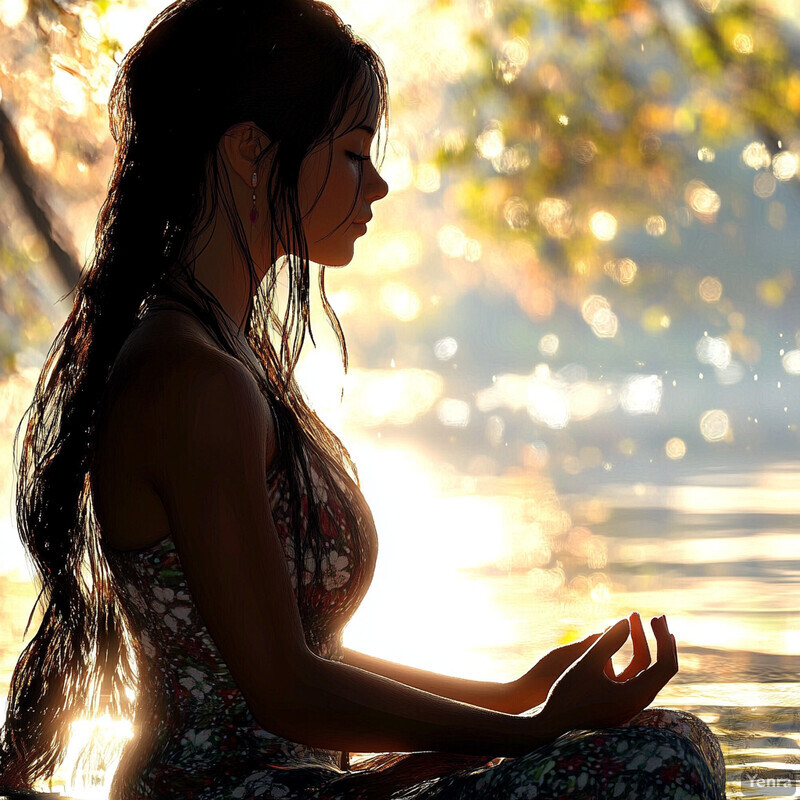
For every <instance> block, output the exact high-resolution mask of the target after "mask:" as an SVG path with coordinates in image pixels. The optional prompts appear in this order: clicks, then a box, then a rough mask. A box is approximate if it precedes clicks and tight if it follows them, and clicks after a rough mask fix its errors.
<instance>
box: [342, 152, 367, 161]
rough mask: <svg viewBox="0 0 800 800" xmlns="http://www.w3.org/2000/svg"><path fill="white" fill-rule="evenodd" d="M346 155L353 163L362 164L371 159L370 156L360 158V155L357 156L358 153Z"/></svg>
mask: <svg viewBox="0 0 800 800" xmlns="http://www.w3.org/2000/svg"><path fill="white" fill-rule="evenodd" d="M347 155H348V156H350V158H352V159H353V160H354V161H362V162H363V161H369V160H370V158H371V156H362V155H359V154H358V153H350V152H348V153H347Z"/></svg>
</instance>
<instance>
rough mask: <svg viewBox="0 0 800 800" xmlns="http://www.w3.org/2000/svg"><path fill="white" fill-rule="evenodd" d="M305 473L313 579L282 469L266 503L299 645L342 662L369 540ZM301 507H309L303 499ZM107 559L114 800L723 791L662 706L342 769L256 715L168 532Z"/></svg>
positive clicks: (712, 768)
mask: <svg viewBox="0 0 800 800" xmlns="http://www.w3.org/2000/svg"><path fill="white" fill-rule="evenodd" d="M311 477H312V484H313V495H314V498H313V501H314V502H315V503H317V504H318V507H319V509H320V513H321V518H320V522H321V529H322V534H323V536H324V537H325V546H324V548H323V550H324V551H325V552H324V555H322V556H321V563H320V567H321V570H320V571H319V573H318V575H319V577H318V578H317V579H316V580H312V579H311V578H312V575H313V573H314V568H315V564H314V563H313V561H309V563H305V564H303V565H301V566H300V567H298V565H296V563H295V553H294V544H293V542H292V536H291V534H290V513H289V505H288V503H289V500H288V487H287V478H286V473H285V472H284V471H283V470H282V469H274V470H272V471H271V472H270V473H268V475H267V476H266V478H267V483H268V488H269V496H270V506H271V509H272V514H273V519H274V521H275V527H276V530H277V532H278V535H279V538H280V540H281V543H282V546H283V551H284V555H285V557H286V561H287V567H288V570H289V574H290V577H291V580H292V586H293V589H294V591H295V595H296V596H297V592H298V591H299V589H298V579H297V576H298V573H302V576H303V577H302V580H301V582H300V583H301V586H302V591H304V592H306V598H307V599H310V600H311V607H312V609H313V612H314V616H313V619H312V620H310V621H304V626H306V627H305V634H306V640H307V642H308V644H309V647H310V648H311V649H312V650H313V651H314V652H315V653H316V654H317V655H319V656H320V657H323V658H328V659H332V660H341V659H342V629H343V628H344V625H345V624H346V623H347V621H348V620H349V619H350V617H351V616H352V614H353V613H354V611H355V609H356V608H357V607H358V604H359V603H360V602H361V600H362V599H363V597H364V594H365V593H366V590H367V588H368V586H369V582H370V580H371V578H372V574H373V571H374V567H375V559H376V555H377V538H376V535H375V529H374V525H373V523H372V519H371V516H369V514H368V512H366V513H364V514H361V515H359V524H360V526H361V532H360V535H362V536H364V537H365V540H366V543H367V546H366V547H365V548H357V547H354V541H353V537H354V536H355V535H356V533H355V532H353V531H350V530H348V529H347V526H346V525H345V522H344V519H345V518H344V515H343V513H342V510H341V509H340V508H338V507H337V505H336V503H335V502H334V501H333V499H332V497H329V496H328V495H329V493H328V492H327V490H326V483H325V481H324V480H322V479H321V476H320V473H319V472H318V471H317V470H316V469H315V468H314V466H313V465H311ZM334 480H338V479H336V478H334ZM346 488H347V489H348V490H349V492H351V493H352V496H353V497H354V502H355V497H356V495H355V493H357V492H358V489H357V487H356V486H355V484H354V483H352V481H350V483H349V485H348V486H347V487H346ZM359 499H360V503H361V504H363V498H360V495H359ZM302 503H303V510H304V511H306V510H307V503H308V498H307V497H305V496H304V497H303V498H302ZM304 516H305V515H304ZM304 533H305V531H301V535H304ZM105 552H106V556H107V558H108V561H109V565H110V567H111V568H112V570H113V571H114V572H115V574H116V576H117V578H118V579H119V580H120V584H121V586H122V588H123V592H124V594H123V596H122V598H121V600H122V602H123V603H124V604H125V606H126V608H127V610H128V613H129V615H130V619H131V622H132V625H133V633H134V635H135V636H136V637H137V639H138V642H139V645H140V658H139V664H138V669H139V681H140V689H139V698H140V699H139V705H138V707H137V717H136V720H135V729H136V730H137V734H136V736H135V738H134V739H133V740H132V741H131V742H130V744H129V745H128V747H127V748H126V751H125V753H124V754H123V758H122V761H121V763H120V766H119V769H118V772H117V775H116V776H115V780H114V784H113V788H112V798H111V800H144V798H152V799H153V800H167V799H169V800H255V798H286V800H301V799H302V800H389V798H397V800H401V799H402V800H433V799H434V798H442V800H456V799H460V800H478V798H504V799H506V798H507V799H508V800H528V799H529V798H548V800H551V799H554V798H560V797H570V798H585V799H586V800H588V798H674V799H675V800H678V799H679V798H680V799H681V800H690V799H691V800H701V799H702V800H706V799H708V800H712V799H713V800H718V798H723V797H724V786H725V782H724V766H723V762H722V755H721V751H720V748H719V744H718V743H717V741H716V739H715V738H714V736H713V735H712V734H711V732H710V731H709V730H708V728H707V727H706V726H705V725H704V724H703V723H702V722H701V721H700V720H699V719H697V718H696V717H694V716H692V715H690V714H686V713H682V712H676V711H666V710H659V709H655V710H647V711H644V712H642V714H640V715H639V716H638V717H637V718H635V719H634V720H632V721H631V722H630V723H629V724H628V725H626V726H623V727H620V728H615V729H610V730H602V731H572V732H570V733H568V734H565V735H564V736H562V737H560V738H559V739H557V740H556V741H555V742H553V743H551V744H549V745H546V746H543V747H539V748H537V749H535V750H532V751H531V752H530V753H528V754H526V755H524V756H521V757H518V758H493V757H492V756H491V754H487V755H486V756H467V755H458V754H450V753H438V752H418V753H408V754H403V753H382V754H378V755H375V756H372V757H371V758H367V759H365V760H363V761H361V762H359V763H358V764H355V765H353V767H352V768H347V769H343V768H342V766H343V765H344V764H346V761H344V760H343V758H342V756H343V754H342V753H340V752H339V751H335V750H325V749H322V748H316V747H310V746H307V745H304V744H301V743H298V742H293V741H290V740H287V739H284V738H282V737H280V736H277V735H276V734H273V733H271V732H270V731H268V730H266V729H264V728H263V727H262V726H261V725H259V723H258V722H257V721H256V720H255V718H254V717H253V715H252V713H251V712H250V709H249V708H248V706H247V703H246V702H245V699H244V697H243V695H242V693H241V691H240V690H239V688H238V686H237V685H236V682H235V681H234V679H233V676H232V674H231V672H230V670H229V669H228V667H227V665H226V664H225V662H224V660H223V658H222V655H221V653H220V652H219V650H218V648H217V646H216V644H215V642H214V640H213V639H212V637H211V635H210V633H209V631H208V629H207V628H206V627H205V624H204V622H203V620H202V619H201V617H200V614H199V612H198V610H197V608H196V607H195V604H194V602H193V599H192V596H191V592H190V590H189V587H188V585H187V581H186V576H185V574H184V572H183V569H182V566H181V561H180V557H179V555H178V552H177V549H176V547H175V544H174V542H173V540H172V539H171V538H170V537H167V538H165V539H162V540H161V541H159V542H157V543H155V544H154V545H152V546H151V547H147V548H142V549H137V550H127V551H120V550H115V549H114V548H111V547H109V546H108V545H106V546H105ZM358 552H361V553H363V557H361V558H360V559H359V558H356V557H355V556H354V553H358ZM278 689H279V687H278ZM143 698H146V699H147V704H145V702H144V700H143Z"/></svg>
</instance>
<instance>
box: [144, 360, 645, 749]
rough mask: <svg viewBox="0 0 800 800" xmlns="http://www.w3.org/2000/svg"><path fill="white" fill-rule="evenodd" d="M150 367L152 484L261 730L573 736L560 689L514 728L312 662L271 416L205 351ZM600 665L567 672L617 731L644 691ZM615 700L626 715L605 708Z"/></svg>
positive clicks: (242, 376) (390, 742)
mask: <svg viewBox="0 0 800 800" xmlns="http://www.w3.org/2000/svg"><path fill="white" fill-rule="evenodd" d="M158 355H159V357H158V358H156V359H153V360H152V362H151V364H150V368H149V369H148V370H145V371H143V373H142V375H141V378H140V382H141V391H138V392H135V393H134V398H133V399H134V405H133V407H132V408H131V411H135V412H136V414H137V415H138V416H135V417H134V419H138V420H140V422H139V423H138V424H140V425H141V426H142V428H141V435H142V436H145V437H149V438H148V439H147V441H148V443H149V444H150V446H152V448H153V453H154V456H155V457H156V463H157V464H159V465H160V466H159V474H157V475H156V476H154V484H155V488H156V490H157V491H158V492H159V495H160V496H161V498H162V500H163V502H164V505H165V508H166V510H167V515H168V518H169V523H170V530H171V532H172V536H173V538H174V540H175V543H176V547H177V548H178V551H179V554H180V557H181V562H182V565H183V568H184V571H185V573H186V579H187V582H188V588H189V591H190V592H191V594H192V596H193V599H194V601H195V604H196V605H197V608H198V610H199V612H200V614H201V616H202V618H203V620H204V622H205V623H206V626H207V628H208V630H209V633H210V634H211V636H212V638H213V639H214V641H215V642H216V644H217V646H218V648H219V650H220V652H221V654H222V657H223V659H224V660H225V663H226V664H227V665H228V667H229V669H230V670H231V673H232V675H233V677H234V679H235V681H236V683H237V685H238V686H239V688H240V689H241V691H242V693H243V695H244V698H245V700H246V701H247V704H248V706H249V707H250V710H251V711H252V713H253V715H254V717H255V718H256V719H257V720H258V722H259V723H260V724H261V725H262V726H263V727H264V728H266V729H267V730H269V731H271V732H273V733H275V734H277V735H279V736H283V737H285V738H287V739H290V740H293V741H297V742H303V743H305V744H308V745H312V746H317V747H324V748H328V749H332V750H351V751H358V752H382V751H400V752H409V751H415V750H443V751H449V752H459V753H471V754H478V755H491V756H499V755H510V756H514V755H520V754H522V753H524V752H527V751H529V750H531V749H533V748H534V747H536V746H538V745H540V744H543V743H546V742H548V741H551V740H552V739H553V738H555V737H556V736H557V735H559V734H560V733H562V732H564V731H565V730H568V729H569V728H570V727H576V726H578V725H576V724H575V723H576V721H577V722H578V723H580V722H581V721H582V719H583V717H582V705H581V704H578V705H577V706H575V704H573V703H572V702H571V701H570V700H569V698H568V697H567V694H568V693H565V692H563V691H562V692H561V694H560V696H559V699H558V701H557V702H554V703H549V701H548V703H546V704H545V706H544V707H543V709H542V713H539V714H535V715H532V716H529V717H518V716H514V715H511V714H506V713H503V712H501V711H496V710H488V709H486V708H479V707H478V706H476V705H474V704H468V703H463V702H459V701H457V700H453V699H448V698H446V697H443V696H440V695H438V694H435V693H431V692H427V691H423V690H421V689H417V688H414V687H412V686H408V685H406V684H405V683H401V682H397V681H395V680H392V679H391V678H388V677H383V676H381V675H378V674H375V673H373V672H371V671H366V670H364V669H361V668H359V667H358V666H353V665H351V664H344V663H338V662H333V661H327V660H325V659H322V658H319V657H318V656H316V655H315V654H313V653H312V652H311V651H310V650H309V649H308V647H307V646H306V643H305V637H304V634H303V628H302V624H301V621H300V615H299V611H298V608H297V603H296V600H295V597H294V592H293V590H292V586H291V581H290V577H289V571H288V568H287V563H286V557H285V555H284V552H283V548H282V545H281V542H280V539H279V536H278V533H277V531H276V529H275V525H274V522H273V519H272V515H271V511H270V503H269V496H268V494H267V484H266V480H265V476H266V442H267V439H268V436H269V428H268V422H267V420H268V419H269V409H268V407H267V406H266V403H265V401H264V400H263V398H262V396H261V394H260V392H259V390H258V387H257V386H256V384H255V383H254V381H253V380H252V378H251V377H250V375H249V374H248V373H247V371H246V370H245V369H244V368H243V367H241V365H238V364H237V363H236V362H234V361H233V359H230V358H227V357H222V356H221V355H214V356H211V355H209V353H208V349H207V348H206V349H205V350H203V349H200V350H198V349H197V348H194V349H193V348H192V347H191V346H189V345H188V344H187V345H186V346H185V347H183V348H181V349H180V350H178V351H177V352H163V348H162V351H160V352H159V354H158ZM137 432H138V431H137ZM626 636H627V632H626V633H625V635H624V636H623V637H622V638H621V640H620V641H619V642H618V643H616V646H615V648H614V649H615V650H616V649H619V647H620V646H621V645H622V643H623V642H624V640H625V638H626ZM617 638H619V637H617ZM614 642H616V639H615V640H614ZM608 657H609V656H605V657H604V659H603V661H602V662H599V666H598V663H595V662H596V658H594V657H593V660H592V661H591V662H588V661H587V662H586V663H585V664H581V663H580V662H578V664H577V665H574V666H573V668H572V670H573V677H572V681H573V683H572V684H571V685H577V686H580V687H581V689H582V691H583V693H584V695H585V697H586V698H588V699H585V700H583V701H582V703H583V704H584V705H587V706H589V707H590V708H591V709H594V711H593V718H595V719H616V718H618V717H619V714H620V710H619V709H620V708H626V709H628V710H631V709H633V711H632V713H630V716H632V715H633V713H636V712H637V711H639V710H640V709H641V708H643V707H644V706H643V705H641V702H640V700H641V698H642V696H643V692H644V694H648V696H649V695H650V693H651V689H652V688H653V686H654V685H655V684H654V683H653V681H652V680H650V681H649V682H648V683H647V685H645V686H643V687H642V689H641V690H637V688H636V686H633V684H634V681H630V682H628V683H629V684H631V686H629V687H628V688H624V687H623V688H620V685H618V684H613V682H612V681H610V680H608V679H607V678H606V677H605V676H604V675H603V674H602V669H603V666H604V664H605V663H606V661H607V660H608ZM584 660H585V659H584ZM584 676H588V677H584ZM656 677H657V676H656ZM589 678H590V679H589ZM634 680H638V678H637V679H634ZM603 681H605V683H603ZM598 682H599V683H598ZM656 683H657V680H656ZM614 687H617V688H614ZM657 688H660V686H659V687H657ZM657 688H656V692H657ZM595 690H596V691H595ZM620 692H621V693H622V695H624V697H625V698H627V705H625V704H623V703H620V702H619V700H617V699H615V698H616V697H617V695H619V693H620ZM595 695H597V696H595ZM620 696H621V695H620ZM654 696H655V694H654V693H653V694H652V697H654ZM652 697H650V699H652ZM476 699H477V698H476ZM647 702H649V700H648V701H647ZM645 704H646V703H645ZM545 711H547V713H544V712H545Z"/></svg>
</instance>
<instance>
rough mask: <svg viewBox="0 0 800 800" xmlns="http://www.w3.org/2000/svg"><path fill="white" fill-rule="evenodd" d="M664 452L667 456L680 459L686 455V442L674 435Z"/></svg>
mask: <svg viewBox="0 0 800 800" xmlns="http://www.w3.org/2000/svg"><path fill="white" fill-rule="evenodd" d="M664 452H665V453H666V454H667V458H670V459H672V460H673V461H679V460H680V459H682V458H683V457H684V456H685V455H686V442H684V441H683V439H681V438H680V437H678V436H673V437H672V438H671V439H670V440H669V441H668V442H667V443H666V444H665V445H664Z"/></svg>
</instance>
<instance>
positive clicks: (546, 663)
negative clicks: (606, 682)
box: [509, 633, 613, 712]
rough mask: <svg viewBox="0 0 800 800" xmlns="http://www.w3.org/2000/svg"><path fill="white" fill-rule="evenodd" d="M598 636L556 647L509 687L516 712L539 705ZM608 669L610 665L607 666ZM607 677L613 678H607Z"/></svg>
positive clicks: (597, 634) (594, 634) (590, 636)
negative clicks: (557, 680)
mask: <svg viewBox="0 0 800 800" xmlns="http://www.w3.org/2000/svg"><path fill="white" fill-rule="evenodd" d="M600 636H602V634H601V633H593V634H591V635H589V636H587V637H586V638H585V639H581V640H580V641H577V642H571V643H570V644H566V645H564V646H563V647H556V648H555V650H551V651H550V652H549V653H548V654H547V655H545V656H543V657H542V658H541V659H540V660H539V661H537V662H536V663H535V664H534V665H533V666H532V667H531V668H530V669H529V670H528V671H527V672H526V673H525V674H524V675H523V676H522V677H521V678H518V679H517V680H515V681H513V682H512V683H510V684H509V694H510V696H511V697H512V698H513V699H512V703H513V705H514V706H516V707H517V708H518V709H519V711H520V712H522V711H524V710H526V709H529V708H533V707H534V706H538V705H539V704H540V703H543V702H544V700H545V698H546V697H547V693H548V692H549V691H550V687H551V686H552V685H553V683H555V681H556V679H557V678H558V677H559V676H560V675H561V674H562V673H563V672H564V670H566V669H567V667H569V666H571V665H572V664H574V663H575V662H576V661H577V660H578V659H579V658H580V657H581V656H582V655H583V654H584V653H585V652H586V651H587V650H588V649H589V648H590V647H591V646H592V645H593V644H594V643H595V642H596V641H597V640H598V638H600ZM609 667H610V664H609ZM609 677H613V675H612V676H609Z"/></svg>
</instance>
